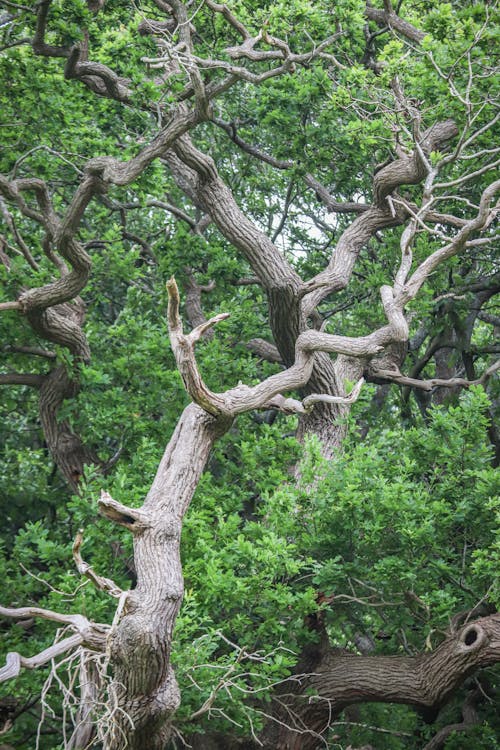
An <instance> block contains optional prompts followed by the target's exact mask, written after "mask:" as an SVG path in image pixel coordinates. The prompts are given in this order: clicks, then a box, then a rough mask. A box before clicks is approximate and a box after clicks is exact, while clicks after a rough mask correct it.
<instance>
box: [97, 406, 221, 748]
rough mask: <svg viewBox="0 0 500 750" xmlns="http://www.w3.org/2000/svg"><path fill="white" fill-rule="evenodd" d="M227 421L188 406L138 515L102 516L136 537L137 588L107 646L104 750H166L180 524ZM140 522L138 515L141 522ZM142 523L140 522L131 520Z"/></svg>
mask: <svg viewBox="0 0 500 750" xmlns="http://www.w3.org/2000/svg"><path fill="white" fill-rule="evenodd" d="M230 424H231V422H230V420H227V419H225V418H221V417H219V418H214V417H212V416H211V415H209V414H207V413H206V412H204V411H202V409H200V408H199V407H198V406H196V405H194V404H191V405H190V406H188V407H187V408H186V409H185V411H184V413H183V415H182V417H181V419H180V420H179V423H178V425H177V427H176V429H175V432H174V434H173V436H172V438H171V440H170V442H169V444H168V447H167V449H166V451H165V454H164V456H163V458H162V460H161V462H160V465H159V467H158V471H157V474H156V477H155V479H154V481H153V484H152V486H151V489H150V491H149V493H148V496H147V497H146V500H145V502H144V504H143V506H142V508H141V509H140V510H139V511H131V513H132V514H133V516H131V515H127V509H122V510H120V511H116V508H114V510H113V511H110V510H109V508H107V509H104V508H103V511H104V512H106V513H107V515H108V516H110V517H112V518H113V520H118V522H121V523H123V524H124V525H128V527H129V528H130V529H131V531H132V532H133V533H134V559H135V565H136V569H137V586H136V588H135V589H134V590H133V591H131V592H130V593H129V594H128V595H127V598H126V602H125V606H124V610H123V615H122V617H121V619H120V620H119V622H118V623H117V624H116V625H115V627H114V628H113V631H112V633H111V636H110V639H109V649H110V664H111V667H112V670H113V685H112V689H111V698H110V708H111V709H112V710H114V714H113V715H114V721H113V723H112V726H111V732H110V734H109V736H108V738H107V739H106V741H105V744H104V747H105V750H121V748H128V750H144V748H146V747H147V748H148V750H164V747H165V743H166V741H167V740H168V737H169V734H170V725H169V720H170V719H171V717H172V715H173V713H174V712H175V710H176V709H177V707H178V705H179V702H180V695H179V690H178V687H177V683H176V680H175V675H174V673H173V670H172V667H171V664H170V649H171V641H172V630H173V626H174V623H175V619H176V617H177V613H178V611H179V607H180V604H181V601H182V596H183V578H182V568H181V561H180V554H179V543H180V535H181V527H182V519H183V516H184V514H185V512H186V510H187V508H188V506H189V503H190V501H191V498H192V496H193V493H194V491H195V489H196V486H197V484H198V482H199V479H200V476H201V473H202V471H203V469H204V468H205V464H206V462H207V459H208V456H209V454H210V451H211V448H212V446H213V444H214V442H215V440H216V439H217V438H218V437H219V436H221V435H222V434H223V433H224V432H225V431H226V430H227V429H228V428H229V426H230ZM139 514H140V515H139ZM134 516H137V517H140V521H136V522H133V521H131V519H132V518H133V517H134Z"/></svg>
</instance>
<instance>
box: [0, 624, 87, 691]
mask: <svg viewBox="0 0 500 750" xmlns="http://www.w3.org/2000/svg"><path fill="white" fill-rule="evenodd" d="M82 643H83V638H82V636H81V635H79V634H75V635H70V636H69V637H68V638H64V640H62V641H59V642H58V643H54V644H52V646H49V647H48V648H46V649H44V650H43V651H40V653H39V654H36V656H28V657H27V656H21V654H18V653H17V652H16V651H9V652H8V653H7V656H6V659H5V662H6V663H5V666H4V667H2V668H1V669H0V682H5V680H10V679H12V678H14V677H17V676H18V675H19V674H20V672H21V669H23V668H24V669H37V667H41V666H43V664H47V662H49V661H52V659H55V658H57V657H58V656H61V654H65V653H66V652H67V651H72V650H73V649H75V648H77V647H78V646H81V645H82Z"/></svg>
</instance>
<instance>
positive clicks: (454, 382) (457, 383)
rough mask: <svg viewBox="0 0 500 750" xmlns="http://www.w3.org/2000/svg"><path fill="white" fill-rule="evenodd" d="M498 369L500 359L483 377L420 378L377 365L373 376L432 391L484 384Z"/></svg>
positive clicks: (377, 378) (373, 369)
mask: <svg viewBox="0 0 500 750" xmlns="http://www.w3.org/2000/svg"><path fill="white" fill-rule="evenodd" d="M498 370H500V360H498V361H497V362H495V363H494V364H493V365H491V367H488V369H487V370H485V371H484V372H483V374H482V375H481V377H480V378H477V379H476V380H466V379H465V378H448V379H444V378H429V379H427V380H419V379H417V378H411V377H407V376H406V375H403V374H402V373H401V372H400V371H399V370H384V369H378V368H377V367H373V368H372V370H371V376H372V377H373V378H374V379H376V380H383V381H385V382H389V383H397V384H398V385H405V386H409V387H410V388H418V389H419V390H421V391H432V390H434V388H457V387H460V388H470V387H471V386H473V385H484V384H485V383H486V382H487V381H488V380H489V379H490V378H491V376H492V375H494V374H495V373H496V372H497V371H498Z"/></svg>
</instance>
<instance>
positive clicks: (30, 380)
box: [0, 372, 45, 388]
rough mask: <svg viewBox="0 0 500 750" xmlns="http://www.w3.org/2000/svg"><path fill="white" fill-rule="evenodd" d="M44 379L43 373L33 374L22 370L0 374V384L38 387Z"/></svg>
mask: <svg viewBox="0 0 500 750" xmlns="http://www.w3.org/2000/svg"><path fill="white" fill-rule="evenodd" d="M44 380H45V378H44V376H43V375H34V374H32V373H29V372H27V373H24V372H8V373H5V374H0V385H28V386H30V387H31V388H40V386H41V385H42V383H43V381H44Z"/></svg>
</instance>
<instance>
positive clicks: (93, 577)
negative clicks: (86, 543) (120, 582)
mask: <svg viewBox="0 0 500 750" xmlns="http://www.w3.org/2000/svg"><path fill="white" fill-rule="evenodd" d="M82 542H83V529H80V530H79V531H78V533H77V535H76V537H75V541H74V542H73V559H74V561H75V564H76V568H77V570H78V572H79V573H80V575H82V576H85V577H86V578H88V579H89V580H90V581H92V583H93V584H94V586H95V587H96V588H97V589H100V590H101V591H107V592H108V594H111V596H115V597H117V598H119V597H120V596H121V595H122V594H123V591H122V589H120V588H119V587H118V586H117V585H116V583H115V582H114V581H112V580H111V579H110V578H104V577H103V576H100V575H98V574H97V573H96V572H95V571H94V570H93V568H92V567H91V566H90V565H89V564H88V563H86V562H85V561H84V560H83V558H82V556H81V553H80V548H81V546H82Z"/></svg>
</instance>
